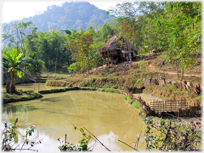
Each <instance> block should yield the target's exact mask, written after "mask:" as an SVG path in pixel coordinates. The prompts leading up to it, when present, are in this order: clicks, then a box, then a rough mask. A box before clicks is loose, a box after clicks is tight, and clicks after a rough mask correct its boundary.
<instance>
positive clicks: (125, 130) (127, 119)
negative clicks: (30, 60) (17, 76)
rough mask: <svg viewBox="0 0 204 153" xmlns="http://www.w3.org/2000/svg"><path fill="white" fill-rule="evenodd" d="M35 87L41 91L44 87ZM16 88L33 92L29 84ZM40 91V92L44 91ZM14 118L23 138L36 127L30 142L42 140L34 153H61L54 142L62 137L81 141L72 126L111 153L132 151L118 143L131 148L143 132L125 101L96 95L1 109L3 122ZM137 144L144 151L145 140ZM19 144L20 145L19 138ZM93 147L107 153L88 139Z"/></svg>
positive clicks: (68, 95) (52, 97) (54, 97)
mask: <svg viewBox="0 0 204 153" xmlns="http://www.w3.org/2000/svg"><path fill="white" fill-rule="evenodd" d="M36 85H38V86H42V88H44V87H43V84H40V85H39V84H36ZM17 88H18V89H20V88H21V89H25V90H34V89H31V86H29V85H28V84H27V85H25V86H24V85H18V86H17ZM42 88H41V89H40V90H43V89H42ZM45 88H46V87H45ZM15 117H18V118H19V122H18V127H19V132H20V133H23V134H25V129H26V127H28V125H29V124H32V125H35V126H36V128H35V132H34V134H33V136H32V137H30V139H31V140H39V139H42V144H39V145H36V146H35V149H38V150H39V151H43V152H60V151H59V149H58V147H59V146H60V145H61V144H60V143H59V142H58V140H57V139H58V138H61V139H63V140H64V136H65V134H67V141H68V142H72V143H74V144H75V143H77V142H78V141H79V140H81V139H82V137H81V133H80V132H79V131H78V130H74V127H73V125H72V124H74V125H75V126H77V127H78V128H81V127H85V128H87V129H88V130H89V131H90V132H91V133H93V134H94V135H95V136H96V137H97V138H98V139H99V140H100V141H101V142H102V143H103V144H104V145H105V146H107V147H108V148H109V149H110V150H111V151H134V150H133V149H131V148H129V147H127V146H126V145H124V144H123V143H121V142H119V141H118V139H120V140H122V141H124V142H126V143H127V144H129V145H131V146H133V147H134V146H135V144H134V143H133V142H136V137H137V136H139V134H140V132H141V131H142V132H145V129H146V126H145V123H144V122H143V121H142V118H141V117H140V116H139V111H138V110H136V109H134V108H133V107H131V106H130V105H129V104H128V103H127V102H126V101H125V100H124V95H120V94H116V93H106V92H98V91H67V92H62V93H54V94H46V95H43V98H41V99H37V100H31V101H22V102H16V103H9V104H7V105H5V106H3V109H2V121H10V122H13V121H14V120H15ZM86 133H87V134H88V132H86ZM140 141H141V143H140V144H139V146H140V147H141V148H140V151H142V150H143V151H144V150H145V141H144V137H142V138H141V140H140ZM19 142H22V139H21V137H20V136H19ZM93 144H94V149H93V151H107V150H106V149H105V148H104V147H103V146H101V145H100V144H99V143H96V144H95V141H94V140H93V139H91V141H90V143H89V146H92V145H93Z"/></svg>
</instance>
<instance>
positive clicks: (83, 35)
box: [71, 31, 93, 73]
mask: <svg viewBox="0 0 204 153" xmlns="http://www.w3.org/2000/svg"><path fill="white" fill-rule="evenodd" d="M92 44H93V34H92V33H91V32H90V31H87V32H83V31H81V32H80V33H79V34H78V35H77V36H76V39H75V41H74V42H73V43H72V44H71V48H72V51H73V52H74V53H73V54H72V57H73V59H74V60H76V61H77V62H81V68H82V72H85V69H86V68H85V67H86V63H85V62H87V71H88V73H89V70H90V63H89V62H90V59H89V56H90V50H91V45H92Z"/></svg>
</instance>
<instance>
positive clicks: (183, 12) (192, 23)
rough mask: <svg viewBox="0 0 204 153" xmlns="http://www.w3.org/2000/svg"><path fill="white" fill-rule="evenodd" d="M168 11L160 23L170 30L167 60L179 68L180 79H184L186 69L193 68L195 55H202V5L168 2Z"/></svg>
mask: <svg viewBox="0 0 204 153" xmlns="http://www.w3.org/2000/svg"><path fill="white" fill-rule="evenodd" d="M166 10H167V12H168V17H166V18H165V19H163V20H159V21H158V22H159V23H160V27H166V28H168V29H169V32H168V33H167V35H168V42H169V49H168V51H167V52H166V56H165V58H166V60H167V61H169V62H170V63H171V64H174V65H175V67H176V68H177V76H178V79H183V77H184V69H185V68H188V67H189V66H193V64H194V63H195V60H194V57H195V55H196V54H200V53H201V43H200V42H201V3H199V2H197V3H192V2H186V3H180V2H178V3H173V2H168V3H166ZM179 73H181V77H180V76H179Z"/></svg>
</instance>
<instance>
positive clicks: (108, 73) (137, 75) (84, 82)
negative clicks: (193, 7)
mask: <svg viewBox="0 0 204 153" xmlns="http://www.w3.org/2000/svg"><path fill="white" fill-rule="evenodd" d="M162 54H163V53H151V54H149V53H147V54H144V55H143V56H142V58H140V59H136V60H134V61H133V62H132V63H131V64H130V63H129V62H123V63H120V64H117V65H113V66H105V65H103V66H100V67H97V68H95V69H92V70H90V71H89V75H88V74H87V73H84V74H79V75H75V76H72V77H69V78H66V79H65V78H64V79H62V80H48V81H47V82H46V83H47V85H51V86H69V87H74V86H79V87H94V88H106V89H107V90H108V89H121V90H124V89H125V87H136V88H141V87H143V86H146V87H145V89H144V90H143V93H146V94H151V95H154V96H156V97H160V98H162V99H166V100H168V99H176V100H179V99H181V98H185V99H187V102H188V103H189V104H191V103H195V102H200V98H201V97H199V96H198V95H197V94H195V93H194V86H196V85H198V84H201V73H202V68H201V55H198V56H197V57H196V61H197V62H196V64H195V65H194V66H193V68H189V69H185V74H184V80H185V81H186V82H191V83H192V88H191V89H190V90H186V89H184V88H183V86H182V85H181V86H180V80H179V79H178V78H177V73H176V69H175V66H171V65H170V64H169V63H168V62H166V61H164V59H162V58H159V59H158V58H157V57H158V56H160V55H162ZM161 78H164V79H165V85H163V86H160V85H158V84H157V85H154V84H152V82H151V83H150V85H147V82H148V81H149V80H150V79H151V80H154V79H156V80H157V81H159V80H160V79H161ZM157 81H156V82H157ZM159 82H160V81H159Z"/></svg>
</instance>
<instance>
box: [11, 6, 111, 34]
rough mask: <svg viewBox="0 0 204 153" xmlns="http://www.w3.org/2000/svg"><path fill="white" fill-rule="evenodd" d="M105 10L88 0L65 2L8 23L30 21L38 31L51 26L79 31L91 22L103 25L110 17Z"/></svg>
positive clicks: (91, 23)
mask: <svg viewBox="0 0 204 153" xmlns="http://www.w3.org/2000/svg"><path fill="white" fill-rule="evenodd" d="M105 12H106V11H105V10H101V9H99V8H97V7H96V6H94V5H92V4H90V3H89V2H65V3H63V4H62V6H57V5H52V6H48V7H47V10H46V11H44V12H43V13H42V14H38V15H34V16H32V17H26V18H23V19H21V20H15V21H12V22H9V23H8V24H12V23H20V22H29V21H32V22H33V23H34V24H35V26H36V27H37V28H38V30H39V31H46V30H49V29H51V28H55V29H59V30H65V29H68V30H71V29H76V30H77V31H79V30H80V29H87V27H89V26H91V25H93V24H95V25H103V24H104V23H106V22H108V21H109V20H110V19H111V17H110V16H109V15H106V13H105Z"/></svg>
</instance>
